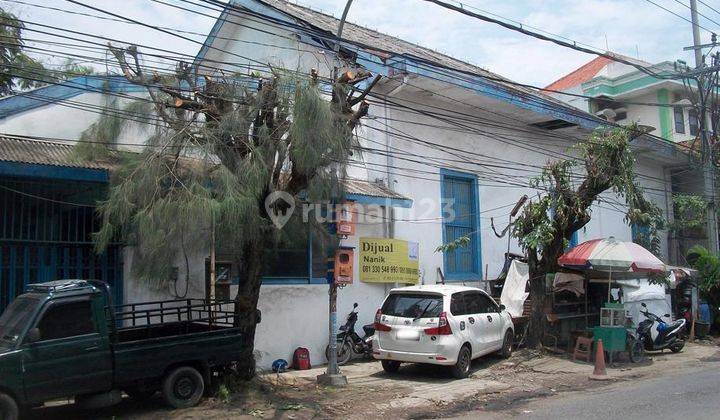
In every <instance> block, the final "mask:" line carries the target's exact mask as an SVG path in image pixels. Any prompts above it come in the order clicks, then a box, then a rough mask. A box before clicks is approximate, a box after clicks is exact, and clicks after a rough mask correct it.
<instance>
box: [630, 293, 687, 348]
mask: <svg viewBox="0 0 720 420" xmlns="http://www.w3.org/2000/svg"><path fill="white" fill-rule="evenodd" d="M640 306H642V307H643V308H645V310H644V311H643V310H642V309H641V310H640V313H641V314H643V315H644V316H645V318H647V319H645V320H643V321H642V322H640V325H638V327H637V340H638V341H640V342H641V343H642V344H643V348H644V349H645V350H646V351H653V350H664V349H670V351H672V352H673V353H677V352H679V351H680V350H682V349H683V347H685V340H684V339H683V338H682V337H681V334H682V332H683V330H684V329H685V325H687V321H686V320H685V319H682V318H681V319H678V320H676V321H675V322H672V323H669V324H668V323H667V322H665V321H663V319H662V318H660V317H659V316H657V315H655V314H653V313H651V312H648V310H647V305H645V304H644V303H641V304H640ZM665 316H666V317H670V315H668V314H665Z"/></svg>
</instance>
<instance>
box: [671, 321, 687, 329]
mask: <svg viewBox="0 0 720 420" xmlns="http://www.w3.org/2000/svg"><path fill="white" fill-rule="evenodd" d="M683 321H684V320H682V319H678V320H675V321H673V322H671V323H669V324H668V326H667V328H669V329H675V328H677V327H679V326H680V325H682V323H683Z"/></svg>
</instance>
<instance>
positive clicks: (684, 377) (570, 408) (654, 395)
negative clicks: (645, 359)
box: [460, 363, 720, 420]
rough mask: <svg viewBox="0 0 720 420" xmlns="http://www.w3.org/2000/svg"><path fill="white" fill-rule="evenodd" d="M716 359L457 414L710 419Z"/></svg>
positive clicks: (719, 379)
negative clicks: (505, 409) (498, 408)
mask: <svg viewBox="0 0 720 420" xmlns="http://www.w3.org/2000/svg"><path fill="white" fill-rule="evenodd" d="M718 390H720V364H718V363H708V364H707V365H706V367H705V368H703V369H689V370H684V371H680V372H674V373H672V374H668V375H663V376H660V377H654V378H651V379H641V380H638V381H627V382H621V383H617V384H614V385H611V386H609V387H604V388H600V389H592V390H588V391H583V392H577V393H572V394H566V395H560V396H558V397H552V398H546V399H539V400H534V401H530V402H529V403H527V404H522V405H518V406H515V407H513V409H511V410H510V411H509V412H492V411H475V412H472V413H466V414H465V415H463V416H461V417H460V418H466V419H470V418H497V419H503V418H509V417H514V418H515V417H519V418H527V419H552V420H556V419H602V420H608V419H653V420H660V419H682V420H690V419H710V418H720V394H719V393H718Z"/></svg>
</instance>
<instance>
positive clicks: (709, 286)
mask: <svg viewBox="0 0 720 420" xmlns="http://www.w3.org/2000/svg"><path fill="white" fill-rule="evenodd" d="M686 258H687V261H688V263H689V264H690V266H691V267H692V268H694V269H696V270H697V271H698V273H699V277H700V284H699V286H700V290H701V291H702V292H705V293H712V292H720V287H719V286H720V258H718V256H717V255H713V254H712V253H711V252H710V251H708V250H707V249H706V248H704V247H702V246H700V245H695V246H693V247H692V248H690V249H689V250H688V252H687V256H686Z"/></svg>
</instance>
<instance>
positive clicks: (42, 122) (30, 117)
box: [0, 92, 153, 150]
mask: <svg viewBox="0 0 720 420" xmlns="http://www.w3.org/2000/svg"><path fill="white" fill-rule="evenodd" d="M118 95H121V96H122V97H120V96H118ZM130 97H134V98H138V99H139V100H143V99H146V98H147V95H146V94H144V93H120V94H102V93H95V92H89V93H83V94H80V95H78V96H75V97H72V98H70V99H69V100H67V101H64V102H57V103H53V104H47V105H43V106H41V107H38V108H34V109H31V110H28V111H25V112H20V113H18V114H15V115H12V116H9V117H7V118H3V119H0V132H2V133H4V134H9V135H13V134H15V135H21V136H37V137H48V138H50V139H56V138H57V139H67V140H71V141H72V140H77V139H79V138H80V136H81V135H82V133H83V131H85V130H86V129H87V128H88V127H89V126H90V125H91V124H92V123H94V122H95V121H97V120H98V119H99V118H100V115H101V114H100V113H101V112H102V109H103V108H104V107H106V106H108V101H109V100H113V99H117V100H118V107H119V108H120V109H122V108H123V107H125V106H126V105H127V104H128V103H130V102H131V101H132V99H131V98H130ZM152 129H153V127H152V126H148V125H147V124H142V123H137V122H128V123H127V124H126V125H125V127H124V128H123V131H122V133H121V135H120V137H119V138H118V143H119V144H120V146H119V148H122V149H126V150H137V147H134V146H133V145H139V144H142V143H143V142H144V141H145V140H146V139H147V138H148V137H149V135H150V133H151V130H152Z"/></svg>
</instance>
